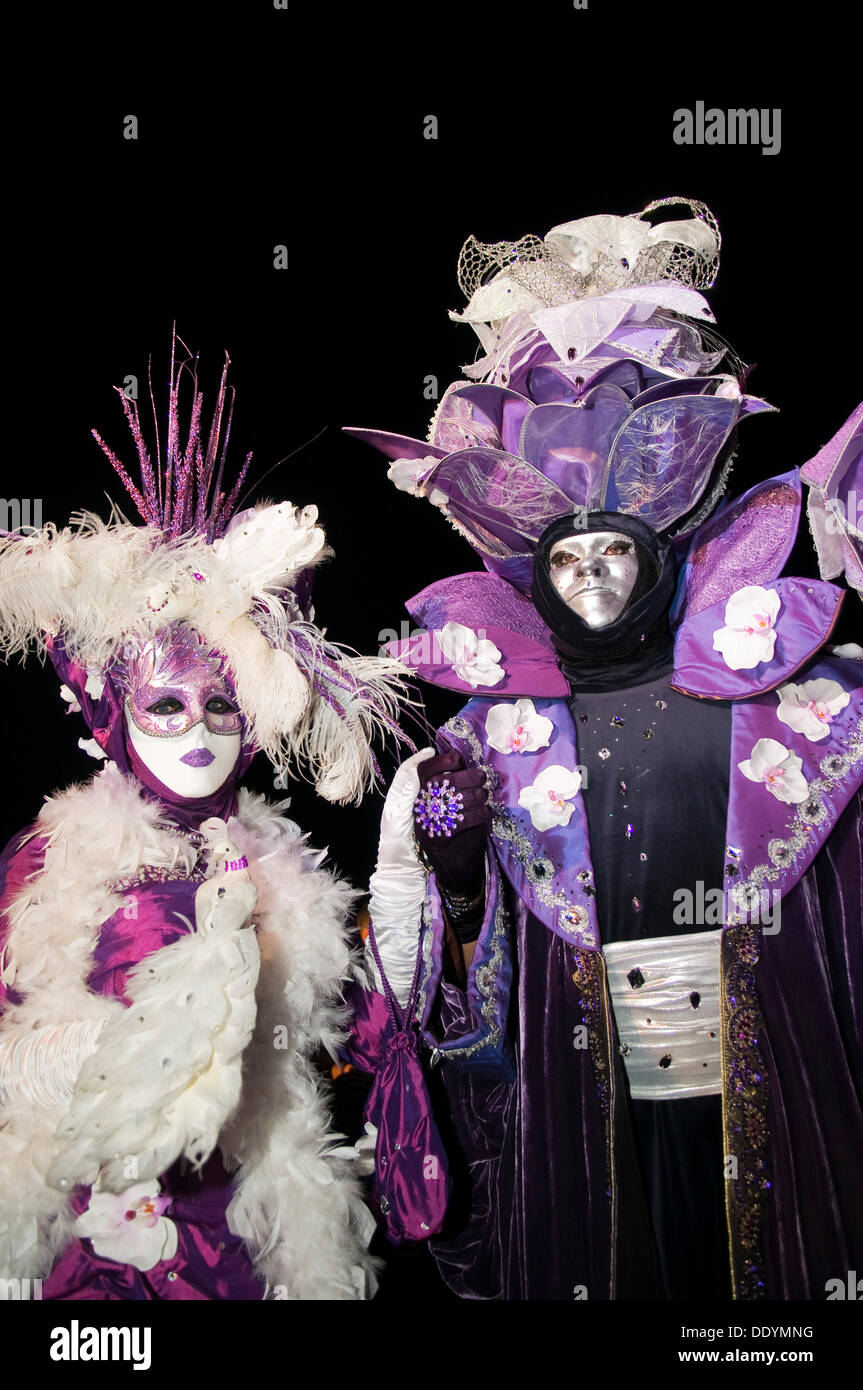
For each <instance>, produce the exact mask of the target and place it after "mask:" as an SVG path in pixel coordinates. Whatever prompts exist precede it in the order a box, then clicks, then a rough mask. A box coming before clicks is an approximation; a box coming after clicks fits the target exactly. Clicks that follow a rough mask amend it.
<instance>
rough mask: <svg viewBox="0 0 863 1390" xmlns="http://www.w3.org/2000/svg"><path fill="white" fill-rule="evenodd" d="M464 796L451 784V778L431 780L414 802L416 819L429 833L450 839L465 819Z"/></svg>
mask: <svg viewBox="0 0 863 1390" xmlns="http://www.w3.org/2000/svg"><path fill="white" fill-rule="evenodd" d="M463 804H464V797H463V796H462V794H461V792H457V791H456V790H455V788H454V787H452V786H450V782H449V778H448V777H445V778H444V780H443V781H442V782H429V784H428V786H427V787H423V789H422V791H421V792H420V794H419V796H418V797H417V799H416V801H415V802H414V819H415V821H416V823H417V825H418V826H420V827H421V829H423V830H425V831H426V833H427V834H429V835H432V836H434V835H446V837H447V839H450V837H451V836H452V832H453V831H454V830H455V828H456V826H457V825H458V823H459V821H461V820H464V816H463V814H462V810H461V808H462V806H463Z"/></svg>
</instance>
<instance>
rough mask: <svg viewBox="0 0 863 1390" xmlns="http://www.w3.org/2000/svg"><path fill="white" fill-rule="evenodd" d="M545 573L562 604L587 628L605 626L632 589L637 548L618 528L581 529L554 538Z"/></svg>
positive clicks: (619, 609)
mask: <svg viewBox="0 0 863 1390" xmlns="http://www.w3.org/2000/svg"><path fill="white" fill-rule="evenodd" d="M548 572H549V575H550V577H551V582H552V584H553V585H554V587H555V589H556V590H557V592H558V593H559V594H560V596H561V598H562V599H563V601H564V603H565V604H566V605H567V607H568V608H571V609H572V611H573V613H577V614H578V616H579V618H581V619H582V621H583V622H585V623H587V625H588V627H592V628H600V627H607V626H608V624H609V623H613V622H615V621H616V619H618V618H619V617H620V615H621V613H622V612H623V610H624V608H625V607H626V604H627V601H628V599H629V596H630V594H631V593H632V591H633V589H634V588H635V581H636V579H637V578H638V551H637V550H636V545H635V541H634V540H632V538H631V537H630V536H624V535H622V534H621V532H619V531H582V532H581V533H580V534H577V535H573V536H564V537H562V538H561V539H560V540H559V541H555V543H554V546H553V547H552V551H551V554H550V556H549V560H548Z"/></svg>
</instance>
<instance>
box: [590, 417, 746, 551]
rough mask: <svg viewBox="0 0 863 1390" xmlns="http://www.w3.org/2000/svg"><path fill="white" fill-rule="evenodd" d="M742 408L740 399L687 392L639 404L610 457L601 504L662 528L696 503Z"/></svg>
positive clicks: (607, 509)
mask: <svg viewBox="0 0 863 1390" xmlns="http://www.w3.org/2000/svg"><path fill="white" fill-rule="evenodd" d="M739 412H740V404H739V398H736V399H734V400H729V399H728V398H726V397H724V396H683V397H680V398H677V399H671V400H662V401H655V402H653V403H652V404H649V405H646V406H642V407H640V408H637V409H636V410H635V411H634V412H633V414H632V416H631V418H630V419H629V420H628V421H627V423H626V425H625V426H624V428H623V429H622V430H621V432H620V434H619V435H618V437H617V439H616V440H615V442H614V446H613V448H612V450H611V452H610V456H609V460H608V470H607V474H606V480H605V486H604V489H603V493H602V497H601V502H600V505H601V506H602V507H603V508H604V510H606V511H620V512H627V513H628V514H629V515H630V516H640V517H643V518H644V520H645V521H647V522H648V523H649V524H650V525H651V526H652V527H653V528H654V530H656V531H662V530H664V529H665V528H666V527H667V526H670V525H671V523H672V522H674V521H676V520H677V519H678V518H679V517H681V516H683V515H684V513H686V512H688V511H689V510H690V508H691V507H693V506H694V505H695V503H696V502H697V501H698V499H699V497H700V496H701V494H702V493H703V491H704V489H705V487H706V486H707V483H708V480H709V478H710V474H711V472H712V469H713V465H714V463H715V462H716V456H717V454H718V453H719V451H720V449H721V448H722V446H723V444H724V443H725V440H726V439H727V438H728V435H729V433H730V431H731V429H732V428H733V426H734V424H735V422H736V420H737V417H738V415H739Z"/></svg>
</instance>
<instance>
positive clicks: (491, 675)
mask: <svg viewBox="0 0 863 1390" xmlns="http://www.w3.org/2000/svg"><path fill="white" fill-rule="evenodd" d="M435 635H436V637H437V638H438V641H439V642H440V645H441V650H442V651H443V654H444V657H445V658H446V660H447V661H448V662H449V663H450V665H451V666H452V669H453V670H454V671H455V673H456V675H457V676H458V677H459V678H460V679H461V680H463V681H465V683H466V684H467V685H470V686H472V687H473V688H474V689H476V687H477V686H478V685H497V684H498V683H499V682H500V681H502V680H503V678H504V676H505V674H506V672H505V671H504V669H503V667H502V666H499V665H497V663H498V661H499V660H500V655H501V654H500V652H499V651H498V649H497V647H496V646H495V645H494V642H489V641H488V640H487V638H485V637H479V636H478V634H477V633H475V632H474V631H473V628H470V627H465V626H464V625H463V624H462V623H447V624H446V626H445V627H443V628H441V629H440V631H439V632H436V634H435Z"/></svg>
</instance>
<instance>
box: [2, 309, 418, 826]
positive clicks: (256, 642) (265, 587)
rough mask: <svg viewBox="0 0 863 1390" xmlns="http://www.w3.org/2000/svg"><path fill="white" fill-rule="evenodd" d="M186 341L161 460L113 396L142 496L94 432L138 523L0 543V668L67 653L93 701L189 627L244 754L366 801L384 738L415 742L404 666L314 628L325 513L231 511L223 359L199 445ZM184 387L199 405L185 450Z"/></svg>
mask: <svg viewBox="0 0 863 1390" xmlns="http://www.w3.org/2000/svg"><path fill="white" fill-rule="evenodd" d="M177 341H178V340H177V339H176V336H175V338H174V344H173V346H172V354H171V387H170V398H169V406H168V427H167V435H166V437H165V441H164V454H163V451H162V444H161V441H160V440H159V436H158V426H157V427H156V454H155V458H154V459H152V458H151V456H150V452H149V450H148V448H147V445H146V442H145V440H144V435H143V432H142V429H141V424H140V419H139V414H138V407H137V404H136V402H135V401H131V400H129V399H128V398H127V396H126V394H125V392H124V391H123V390H122V389H121V388H117V390H118V393H119V395H120V399H121V402H122V404H123V409H124V411H125V414H126V418H127V420H128V423H129V426H130V428H131V431H132V434H133V437H134V440H135V444H136V448H137V454H138V471H139V481H137V482H136V481H135V480H133V478H132V476H131V475H130V472H129V470H128V469H127V468H126V467H125V465H124V464H123V463H121V462H120V460H119V459H118V458H117V457H116V455H115V454H114V453H113V451H112V450H111V449H109V448H108V447H107V445H106V444H104V443H103V441H102V439H101V438H100V436H99V435H98V434H97V433H96V431H95V430H94V431H93V433H94V436H95V438H96V439H97V441H98V442H99V444H100V445H101V447H102V448H103V450H104V451H105V453H106V454H107V456H108V458H109V460H110V462H111V464H112V465H113V467H114V469H115V470H116V472H117V473H118V474H119V476H120V478H121V480H122V482H123V485H124V487H125V488H126V490H127V492H128V493H129V494H130V496H131V497H132V499H133V501H134V503H135V505H136V507H137V509H138V511H139V513H140V516H141V519H142V521H143V522H144V523H145V524H144V525H143V526H136V525H133V524H131V523H130V522H129V521H127V520H126V519H125V518H124V517H123V516H122V515H121V514H120V513H119V512H114V514H113V515H112V517H111V518H110V520H109V522H108V523H107V524H106V523H104V522H103V521H101V520H100V519H99V518H98V517H97V516H95V515H93V514H90V513H81V514H78V515H76V516H74V517H73V518H72V522H71V525H70V526H69V527H66V528H64V529H62V530H58V529H57V527H55V526H53V525H51V524H49V525H47V526H44V527H43V528H42V529H41V530H39V531H35V532H33V533H31V534H28V535H18V534H10V533H2V534H0V653H2V654H3V655H4V656H5V657H6V658H7V659H8V657H9V656H10V655H13V654H14V653H16V652H27V651H28V650H30V649H32V648H35V649H36V650H37V651H39V653H40V654H42V655H44V654H45V652H46V651H48V650H51V651H52V654H53V649H54V648H55V645H56V644H57V642H58V641H59V644H61V645H62V649H63V651H64V653H65V655H66V656H67V657H68V658H69V659H70V660H72V661H74V662H75V663H77V664H78V665H79V666H80V667H82V668H83V669H84V670H86V671H87V672H89V673H90V674H91V676H92V677H93V678H94V679H95V680H96V682H97V688H98V681H99V678H100V677H101V678H103V679H104V678H105V677H106V676H108V675H109V673H111V672H112V671H114V672H115V673H119V676H120V678H121V679H122V671H123V669H124V662H125V660H126V659H127V657H128V652H129V649H130V644H132V646H134V645H135V644H141V645H143V644H144V643H146V642H147V641H148V640H149V639H151V638H152V637H153V636H154V635H155V634H156V633H157V632H159V631H160V630H162V629H164V628H165V627H167V626H168V625H169V624H176V623H182V624H186V625H188V626H189V627H191V628H193V629H194V630H195V631H196V632H197V633H199V634H200V636H201V637H202V638H203V640H204V642H205V643H206V644H207V645H208V646H209V647H210V648H211V649H213V650H215V651H217V652H218V653H220V655H221V656H222V657H223V658H224V661H225V664H226V666H227V668H228V670H229V673H230V676H231V680H232V682H233V685H234V689H235V691H236V695H237V701H238V704H239V707H240V712H241V714H242V715H243V718H244V720H245V729H246V738H247V740H248V741H249V742H250V743H252V744H253V745H254V746H255V747H257V748H258V749H260V750H261V751H262V752H263V753H265V754H266V756H267V757H268V758H269V759H270V760H271V761H272V762H273V763H274V765H275V766H276V768H277V769H278V770H279V771H280V772H285V771H287V769H288V767H289V766H294V767H296V766H297V765H299V767H300V768H301V769H307V770H308V772H309V774H310V775H311V776H312V778H313V780H314V781H315V784H316V787H317V790H318V791H319V792H320V793H321V795H323V796H324V797H326V798H327V799H328V800H330V801H342V802H344V801H349V800H356V801H358V800H359V799H360V797H361V795H362V792H363V790H364V788H365V787H366V786H368V785H369V784H371V783H373V782H374V780H375V776H376V773H377V772H378V766H377V762H376V760H375V756H374V753H373V751H372V748H371V742H372V739H373V737H374V736H375V734H376V733H379V732H382V733H390V734H393V735H394V736H395V737H396V738H398V739H401V740H403V741H407V740H404V735H402V734H401V733H400V731H399V730H398V726H397V724H396V717H397V714H398V706H399V699H400V697H401V696H402V695H403V694H404V687H403V686H402V684H401V682H400V680H399V673H400V672H401V667H400V666H399V665H398V663H397V662H395V661H391V660H387V659H382V658H379V657H363V656H359V655H356V654H355V653H352V652H350V651H347V650H345V649H344V648H342V647H340V646H338V645H336V644H335V643H333V642H330V641H329V640H327V639H326V638H325V637H324V634H323V633H322V632H321V631H320V629H319V628H318V627H316V626H315V624H314V622H313V621H311V615H310V612H309V610H308V607H307V605H306V603H305V600H304V597H303V595H304V592H307V587H308V575H309V572H310V571H311V569H312V568H313V567H314V566H316V565H319V564H320V563H321V561H322V560H324V559H325V558H327V557H328V556H329V555H330V554H331V552H330V551H329V550H328V549H327V546H326V540H325V536H324V532H323V531H322V529H321V528H320V526H318V525H317V509H316V508H315V507H306V508H304V509H303V510H299V509H298V508H296V507H294V506H292V505H291V503H290V502H282V503H279V504H278V505H267V504H262V505H259V506H256V507H252V508H250V509H247V510H244V511H241V512H237V511H236V507H237V504H238V499H239V497H240V490H241V488H242V485H243V481H244V479H245V477H246V474H247V472H248V469H249V464H250V461H251V454H249V455H248V456H247V457H246V460H245V462H244V464H243V466H242V469H241V470H240V473H239V476H238V477H237V479H236V481H235V482H234V484H233V486H231V487H230V488H229V487H228V485H227V482H226V453H227V447H228V441H229V436H230V426H231V414H232V410H233V400H231V404H230V406H229V408H228V410H227V412H226V409H225V407H226V402H227V399H228V390H229V388H228V386H227V370H228V360H227V358H226V362H225V368H224V370H223V372H222V379H221V384H220V387H219V394H218V399H217V402H216V406H215V410H214V412H213V416H212V420H211V421H210V424H209V429H207V430H205V428H204V425H203V420H202V417H203V396H202V394H201V392H200V391H199V390H198V382H197V370H196V365H195V367H192V368H190V365H189V363H190V360H191V356H190V357H189V358H186V359H184V360H183V361H181V362H179V363H178V362H177V359H176V343H177ZM182 346H183V345H182V343H181V347H182ZM184 373H188V374H189V375H191V379H192V384H193V391H192V404H191V414H190V418H189V423H188V430H187V432H186V437H185V440H182V439H181V410H180V386H181V381H182V377H183V374H184ZM154 420H155V410H154ZM94 732H96V731H94ZM96 737H97V738H98V737H99V735H98V732H96Z"/></svg>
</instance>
